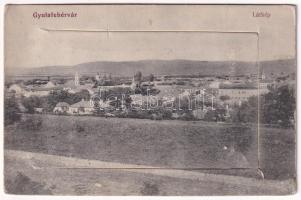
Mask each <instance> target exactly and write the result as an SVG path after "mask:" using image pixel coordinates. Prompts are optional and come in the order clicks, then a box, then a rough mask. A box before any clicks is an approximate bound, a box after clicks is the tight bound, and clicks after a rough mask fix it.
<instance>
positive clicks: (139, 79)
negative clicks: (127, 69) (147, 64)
mask: <svg viewBox="0 0 301 200" xmlns="http://www.w3.org/2000/svg"><path fill="white" fill-rule="evenodd" d="M134 80H135V81H137V82H139V83H141V81H142V73H141V72H140V71H138V72H137V73H136V74H135V75H134Z"/></svg>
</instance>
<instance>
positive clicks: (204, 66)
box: [6, 59, 296, 76]
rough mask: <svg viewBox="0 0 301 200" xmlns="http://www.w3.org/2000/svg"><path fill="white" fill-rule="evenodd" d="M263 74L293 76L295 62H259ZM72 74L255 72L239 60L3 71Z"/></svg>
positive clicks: (102, 63) (104, 63)
mask: <svg viewBox="0 0 301 200" xmlns="http://www.w3.org/2000/svg"><path fill="white" fill-rule="evenodd" d="M259 66H260V68H261V69H264V71H265V73H266V74H270V73H274V74H277V73H281V72H285V73H292V72H295V71H296V61H295V60H293V59H289V60H273V61H263V62H260V63H259ZM75 71H77V72H78V73H80V74H91V75H92V74H95V73H97V72H106V73H111V74H112V75H113V76H132V75H133V74H134V73H135V72H137V71H141V72H142V74H143V75H148V74H150V73H153V74H155V75H175V74H183V75H188V74H201V75H230V74H232V75H234V74H235V75H244V74H250V73H257V71H258V68H257V65H256V63H255V62H241V61H219V62H216V61H192V60H141V61H126V62H109V61H99V62H88V63H81V64H78V65H75V66H46V67H39V68H31V69H17V70H16V69H15V70H14V71H9V69H7V70H6V73H7V74H18V75H20V74H35V75H42V74H47V75H74V73H75Z"/></svg>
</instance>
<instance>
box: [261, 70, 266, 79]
mask: <svg viewBox="0 0 301 200" xmlns="http://www.w3.org/2000/svg"><path fill="white" fill-rule="evenodd" d="M265 78H266V77H265V73H264V70H263V69H262V73H261V80H265Z"/></svg>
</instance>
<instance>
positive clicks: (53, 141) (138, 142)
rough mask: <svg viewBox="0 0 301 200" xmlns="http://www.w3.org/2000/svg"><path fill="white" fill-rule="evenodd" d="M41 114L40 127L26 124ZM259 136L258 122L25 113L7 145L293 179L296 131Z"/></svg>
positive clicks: (10, 130)
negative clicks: (158, 119) (241, 170)
mask: <svg viewBox="0 0 301 200" xmlns="http://www.w3.org/2000/svg"><path fill="white" fill-rule="evenodd" d="M38 118H39V119H42V124H41V126H40V127H38V128H35V129H30V128H29V127H28V126H24V123H26V122H27V121H26V120H28V119H38ZM257 136H258V131H257V126H254V125H241V124H240V125H237V124H222V123H213V122H212V123H210V122H201V121H176V120H168V121H165V120H163V121H152V120H146V119H123V118H102V117H91V116H57V115H24V116H23V119H22V121H21V122H20V123H19V124H16V125H14V126H8V127H6V130H5V149H11V150H21V151H28V152H37V153H45V154H50V155H61V156H67V157H76V158H83V159H92V160H101V161H107V162H117V163H125V164H136V165H147V166H150V167H159V168H177V169H204V170H205V169H207V170H208V168H213V169H214V168H215V169H219V168H223V169H233V168H239V169H257V168H260V169H261V170H262V171H263V173H264V174H265V178H268V179H288V178H292V177H294V176H295V174H294V170H293V169H294V167H295V166H294V163H295V151H294V149H295V135H294V130H291V129H275V128H273V129H272V128H263V127H262V128H260V134H259V138H258V137H257ZM258 141H259V142H258ZM258 144H259V146H258ZM258 147H259V151H258ZM242 175H244V174H243V173H242Z"/></svg>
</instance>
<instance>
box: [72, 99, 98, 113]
mask: <svg viewBox="0 0 301 200" xmlns="http://www.w3.org/2000/svg"><path fill="white" fill-rule="evenodd" d="M93 111H94V102H93V101H92V100H90V101H86V100H84V99H82V100H81V101H80V102H77V103H75V104H72V105H70V107H69V110H68V113H69V114H79V115H85V114H93Z"/></svg>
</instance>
